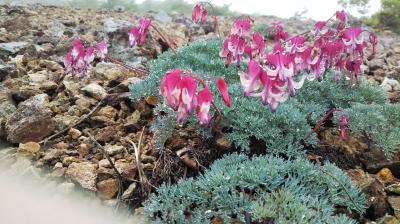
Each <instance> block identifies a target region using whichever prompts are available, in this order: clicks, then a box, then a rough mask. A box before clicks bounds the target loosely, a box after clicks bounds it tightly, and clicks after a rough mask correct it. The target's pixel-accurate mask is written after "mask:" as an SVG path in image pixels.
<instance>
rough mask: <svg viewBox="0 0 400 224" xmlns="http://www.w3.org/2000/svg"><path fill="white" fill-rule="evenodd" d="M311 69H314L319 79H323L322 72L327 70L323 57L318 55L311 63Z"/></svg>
mask: <svg viewBox="0 0 400 224" xmlns="http://www.w3.org/2000/svg"><path fill="white" fill-rule="evenodd" d="M310 66H311V69H312V70H313V73H314V75H315V77H316V78H317V79H318V81H321V80H322V73H324V72H325V61H324V60H322V57H321V56H319V55H317V56H316V57H315V58H314V60H313V61H312V62H311V63H310Z"/></svg>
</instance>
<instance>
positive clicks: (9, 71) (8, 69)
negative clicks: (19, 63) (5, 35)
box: [0, 59, 18, 82]
mask: <svg viewBox="0 0 400 224" xmlns="http://www.w3.org/2000/svg"><path fill="white" fill-rule="evenodd" d="M7 76H10V77H17V76H18V70H17V69H16V68H15V66H13V65H10V64H6V63H4V62H3V61H2V60H1V59H0V82H1V81H3V80H5V79H6V77H7Z"/></svg>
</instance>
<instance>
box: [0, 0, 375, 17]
mask: <svg viewBox="0 0 400 224" xmlns="http://www.w3.org/2000/svg"><path fill="white" fill-rule="evenodd" d="M196 2H198V1H196V0H164V1H163V0H136V1H135V0H58V1H54V0H0V3H3V4H4V3H13V4H34V3H42V4H51V5H54V4H56V5H65V4H70V5H74V6H78V7H89V8H99V7H101V8H104V7H105V8H107V7H109V8H110V7H111V8H112V7H119V6H122V7H123V8H126V9H143V10H154V11H158V10H160V9H165V11H171V10H170V9H176V10H179V9H182V10H181V12H184V13H188V10H187V9H186V8H187V7H185V6H184V5H181V6H178V5H179V4H182V3H189V4H188V5H190V6H192V5H193V4H194V3H196ZM210 2H212V3H214V4H215V5H217V6H220V7H221V9H223V10H230V11H234V12H238V13H245V14H260V15H274V16H278V17H282V18H289V17H293V16H295V15H297V16H302V17H304V18H312V19H315V20H326V19H327V18H329V17H330V15H332V13H333V12H335V11H336V10H338V9H342V8H343V7H342V6H340V4H339V3H338V0H246V1H243V0H215V1H210ZM380 5H381V4H380V0H370V1H369V3H368V5H367V6H366V7H367V8H368V11H367V13H366V14H365V15H366V16H368V15H372V14H374V13H376V12H377V11H379V9H380ZM350 13H351V14H352V15H353V16H360V15H361V14H360V13H358V11H357V10H356V9H351V10H350Z"/></svg>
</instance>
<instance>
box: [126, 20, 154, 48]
mask: <svg viewBox="0 0 400 224" xmlns="http://www.w3.org/2000/svg"><path fill="white" fill-rule="evenodd" d="M150 23H151V20H150V19H145V18H142V19H140V20H139V27H132V29H131V32H130V33H129V45H130V46H131V47H133V46H136V45H142V44H143V43H144V41H145V40H146V37H147V34H148V28H149V26H150Z"/></svg>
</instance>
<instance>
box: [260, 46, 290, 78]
mask: <svg viewBox="0 0 400 224" xmlns="http://www.w3.org/2000/svg"><path fill="white" fill-rule="evenodd" d="M281 49H282V48H281V46H280V44H276V45H275V49H274V52H271V53H269V54H268V63H269V64H270V65H272V66H269V67H268V68H267V72H268V75H271V76H275V75H278V76H279V78H280V79H281V80H282V81H284V80H286V79H287V78H288V77H293V75H294V63H293V62H294V58H293V57H292V56H291V55H288V54H285V53H283V51H282V50H281Z"/></svg>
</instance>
